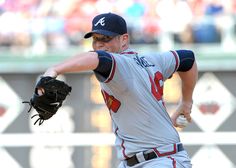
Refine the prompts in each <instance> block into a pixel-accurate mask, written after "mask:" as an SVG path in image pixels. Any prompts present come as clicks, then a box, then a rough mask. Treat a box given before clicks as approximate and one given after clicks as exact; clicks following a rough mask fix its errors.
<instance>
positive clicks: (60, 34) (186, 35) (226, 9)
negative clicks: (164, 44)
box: [0, 0, 236, 50]
mask: <svg viewBox="0 0 236 168" xmlns="http://www.w3.org/2000/svg"><path fill="white" fill-rule="evenodd" d="M104 12H115V13H118V14H120V15H122V16H123V17H125V18H126V20H127V23H128V29H129V33H130V35H131V44H143V43H145V44H158V43H159V42H160V39H161V38H162V37H163V36H164V35H166V34H168V35H169V36H170V37H171V39H173V41H174V42H175V43H184V44H191V43H220V42H222V40H223V38H226V37H229V38H230V39H231V40H234V39H235V34H236V26H235V25H236V0H0V46H2V47H33V48H36V49H39V50H45V49H46V48H48V47H52V48H67V47H69V46H79V45H84V43H85V42H84V39H83V35H84V33H85V32H87V31H89V30H90V27H91V20H92V18H93V17H94V15H96V14H99V13H104Z"/></svg>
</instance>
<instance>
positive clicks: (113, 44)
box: [92, 33, 124, 53]
mask: <svg viewBox="0 0 236 168" xmlns="http://www.w3.org/2000/svg"><path fill="white" fill-rule="evenodd" d="M92 38H93V49H94V50H105V51H108V52H113V53H119V52H122V51H123V50H124V49H123V43H124V42H123V35H119V36H115V37H112V36H104V35H101V34H96V33H94V34H93V36H92Z"/></svg>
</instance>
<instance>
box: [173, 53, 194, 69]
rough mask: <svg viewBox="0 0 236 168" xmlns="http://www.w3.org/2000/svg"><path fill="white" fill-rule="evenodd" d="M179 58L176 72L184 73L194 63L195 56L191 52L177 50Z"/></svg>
mask: <svg viewBox="0 0 236 168" xmlns="http://www.w3.org/2000/svg"><path fill="white" fill-rule="evenodd" d="M176 52H177V53H178V56H179V61H180V63H179V67H178V69H177V71H180V72H186V71H189V70H190V69H191V68H192V67H193V66H194V63H195V55H194V52H193V51H191V50H177V51H176Z"/></svg>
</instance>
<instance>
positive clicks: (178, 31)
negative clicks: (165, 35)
mask: <svg viewBox="0 0 236 168" xmlns="http://www.w3.org/2000/svg"><path fill="white" fill-rule="evenodd" d="M156 12H157V14H158V15H159V16H160V25H161V32H169V33H171V34H172V35H173V39H174V40H175V41H176V42H181V43H183V42H191V41H192V40H191V39H189V40H187V41H182V40H183V39H186V38H184V37H182V36H189V31H188V32H186V30H187V29H188V28H189V25H190V24H191V21H192V18H193V14H192V11H191V8H190V6H189V5H188V3H187V1H184V0H160V1H159V3H158V4H157V6H156ZM185 33H187V35H185ZM189 37H191V36H189Z"/></svg>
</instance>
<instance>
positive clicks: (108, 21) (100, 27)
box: [84, 13, 127, 38]
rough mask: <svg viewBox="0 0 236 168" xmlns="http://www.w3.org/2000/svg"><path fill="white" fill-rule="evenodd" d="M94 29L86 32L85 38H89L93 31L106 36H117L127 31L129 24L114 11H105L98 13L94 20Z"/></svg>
mask: <svg viewBox="0 0 236 168" xmlns="http://www.w3.org/2000/svg"><path fill="white" fill-rule="evenodd" d="M92 24H93V25H92V31H91V32H88V33H87V34H85V36H84V38H89V37H91V36H92V34H93V33H98V34H102V35H105V36H117V35H122V34H125V33H127V25H126V22H125V20H124V18H122V17H121V16H119V15H116V14H114V13H104V14H100V15H97V16H96V17H95V18H93V21H92Z"/></svg>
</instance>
